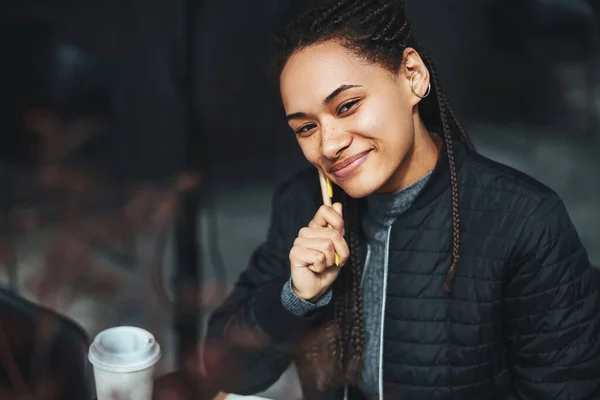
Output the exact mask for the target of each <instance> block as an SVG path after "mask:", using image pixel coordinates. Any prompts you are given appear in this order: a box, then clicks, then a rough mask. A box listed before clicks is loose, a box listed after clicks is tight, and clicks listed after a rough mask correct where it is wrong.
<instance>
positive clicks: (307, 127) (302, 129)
mask: <svg viewBox="0 0 600 400" xmlns="http://www.w3.org/2000/svg"><path fill="white" fill-rule="evenodd" d="M315 126H316V125H315V124H306V125H302V126H301V127H300V128H298V129H296V135H302V134H304V133H308V132H310V131H311V130H312V129H313V128H314V127H315Z"/></svg>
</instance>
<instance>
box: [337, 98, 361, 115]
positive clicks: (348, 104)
mask: <svg viewBox="0 0 600 400" xmlns="http://www.w3.org/2000/svg"><path fill="white" fill-rule="evenodd" d="M358 102H359V100H350V101H348V102H346V103H344V104H342V105H341V106H340V107H339V108H338V110H337V113H338V115H341V114H344V113H346V112H348V111H350V110H351V109H352V107H354V105H356V104H357V103H358Z"/></svg>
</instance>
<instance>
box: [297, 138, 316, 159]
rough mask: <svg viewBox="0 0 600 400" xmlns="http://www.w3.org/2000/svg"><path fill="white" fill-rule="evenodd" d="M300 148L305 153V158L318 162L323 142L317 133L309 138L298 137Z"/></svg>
mask: <svg viewBox="0 0 600 400" xmlns="http://www.w3.org/2000/svg"><path fill="white" fill-rule="evenodd" d="M298 144H299V145H300V150H302V153H303V154H304V158H306V160H307V161H308V162H309V163H311V164H316V163H317V161H318V160H319V158H320V156H321V142H320V141H319V139H318V136H317V135H312V136H310V137H308V138H303V139H298Z"/></svg>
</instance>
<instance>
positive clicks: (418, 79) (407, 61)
mask: <svg viewBox="0 0 600 400" xmlns="http://www.w3.org/2000/svg"><path fill="white" fill-rule="evenodd" d="M398 76H399V77H400V78H402V79H403V80H405V83H406V85H407V87H408V89H409V90H410V91H411V98H414V100H415V104H418V103H419V102H420V101H421V100H422V99H421V98H420V97H419V96H417V95H415V94H414V93H413V92H412V89H411V87H410V80H411V76H412V77H413V78H412V87H413V88H414V90H415V92H417V93H418V94H419V95H421V96H424V95H425V94H426V93H427V91H428V90H429V84H430V82H431V75H430V74H429V70H428V69H427V66H426V65H425V62H424V61H423V59H422V58H421V56H420V55H419V53H417V51H416V50H415V49H413V48H412V47H407V48H406V49H405V50H404V55H403V58H402V64H401V66H400V70H399V71H398Z"/></svg>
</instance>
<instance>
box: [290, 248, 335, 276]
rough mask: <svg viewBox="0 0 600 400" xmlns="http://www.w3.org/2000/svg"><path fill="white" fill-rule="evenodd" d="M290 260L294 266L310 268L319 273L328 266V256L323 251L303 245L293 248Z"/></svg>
mask: <svg viewBox="0 0 600 400" xmlns="http://www.w3.org/2000/svg"><path fill="white" fill-rule="evenodd" d="M290 261H291V265H292V267H293V268H308V269H310V270H311V271H313V272H317V273H321V272H323V271H325V269H326V268H327V263H326V261H327V258H326V257H325V255H324V254H323V253H321V252H320V251H317V250H313V249H307V248H305V247H302V246H294V247H293V248H292V250H291V251H290Z"/></svg>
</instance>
